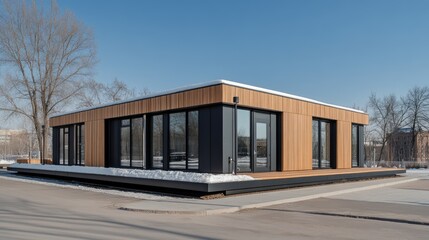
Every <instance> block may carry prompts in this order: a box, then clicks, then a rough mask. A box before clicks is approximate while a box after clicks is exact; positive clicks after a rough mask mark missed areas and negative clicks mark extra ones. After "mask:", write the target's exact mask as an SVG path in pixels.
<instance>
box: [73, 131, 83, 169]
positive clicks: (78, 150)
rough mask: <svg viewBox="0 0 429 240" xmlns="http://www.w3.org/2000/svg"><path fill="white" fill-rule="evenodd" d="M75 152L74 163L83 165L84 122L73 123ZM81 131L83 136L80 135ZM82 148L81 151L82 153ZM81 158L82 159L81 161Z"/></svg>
mask: <svg viewBox="0 0 429 240" xmlns="http://www.w3.org/2000/svg"><path fill="white" fill-rule="evenodd" d="M75 129H76V130H75V133H76V134H75V149H74V150H75V154H74V165H78V166H85V124H83V123H79V124H76V125H75ZM82 132H83V137H82ZM82 148H83V150H84V151H83V153H82V151H81V150H82ZM82 160H83V161H82Z"/></svg>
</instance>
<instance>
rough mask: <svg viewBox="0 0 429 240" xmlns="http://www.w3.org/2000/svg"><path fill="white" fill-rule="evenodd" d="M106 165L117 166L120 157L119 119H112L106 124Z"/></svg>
mask: <svg viewBox="0 0 429 240" xmlns="http://www.w3.org/2000/svg"><path fill="white" fill-rule="evenodd" d="M106 133H107V134H106V162H105V166H106V167H119V161H120V158H121V148H120V147H121V146H120V141H121V120H120V119H112V120H109V121H108V122H107V124H106Z"/></svg>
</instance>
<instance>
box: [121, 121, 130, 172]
mask: <svg viewBox="0 0 429 240" xmlns="http://www.w3.org/2000/svg"><path fill="white" fill-rule="evenodd" d="M130 132H131V131H130V120H129V119H124V120H122V121H121V164H120V165H121V167H130V166H131V159H130V153H131V151H130V144H131V142H130Z"/></svg>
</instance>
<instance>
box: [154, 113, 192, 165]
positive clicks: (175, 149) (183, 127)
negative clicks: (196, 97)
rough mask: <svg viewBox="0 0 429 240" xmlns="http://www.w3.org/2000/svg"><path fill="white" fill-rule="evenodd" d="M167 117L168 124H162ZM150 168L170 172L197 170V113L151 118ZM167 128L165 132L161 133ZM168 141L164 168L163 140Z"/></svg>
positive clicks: (171, 114) (172, 114)
mask: <svg viewBox="0 0 429 240" xmlns="http://www.w3.org/2000/svg"><path fill="white" fill-rule="evenodd" d="M166 116H168V118H165V119H168V122H167V123H163V119H164V117H166ZM151 122H152V127H151V132H152V168H155V169H172V170H198V169H199V152H198V148H199V134H198V132H199V126H198V111H189V112H176V113H170V114H168V115H156V116H152V121H151ZM165 125H167V126H165ZM164 127H167V128H165V129H167V131H166V132H164V131H163V129H164ZM165 138H167V139H168V145H167V147H168V153H166V154H167V156H166V157H167V161H165V162H166V163H167V166H164V164H163V163H164V162H163V160H164V146H163V143H164V139H165Z"/></svg>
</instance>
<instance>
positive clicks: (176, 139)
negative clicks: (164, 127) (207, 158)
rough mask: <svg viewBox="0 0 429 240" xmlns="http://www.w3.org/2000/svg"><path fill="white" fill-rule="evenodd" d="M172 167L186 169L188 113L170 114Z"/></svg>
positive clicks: (170, 163)
mask: <svg viewBox="0 0 429 240" xmlns="http://www.w3.org/2000/svg"><path fill="white" fill-rule="evenodd" d="M169 130H170V151H169V153H170V156H169V158H170V159H169V168H170V169H186V113H185V112H180V113H172V114H170V128H169Z"/></svg>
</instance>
